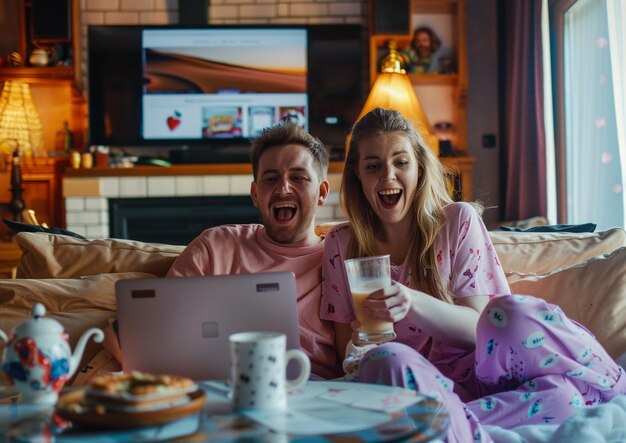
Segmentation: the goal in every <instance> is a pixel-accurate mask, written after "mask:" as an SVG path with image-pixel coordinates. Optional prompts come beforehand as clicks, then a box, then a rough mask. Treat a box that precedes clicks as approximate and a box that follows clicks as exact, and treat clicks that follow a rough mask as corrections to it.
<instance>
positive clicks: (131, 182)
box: [63, 174, 345, 238]
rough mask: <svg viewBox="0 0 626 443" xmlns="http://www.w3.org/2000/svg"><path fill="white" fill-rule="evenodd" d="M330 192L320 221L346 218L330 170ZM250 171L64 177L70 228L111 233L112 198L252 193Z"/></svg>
mask: <svg viewBox="0 0 626 443" xmlns="http://www.w3.org/2000/svg"><path fill="white" fill-rule="evenodd" d="M328 179H329V181H330V183H331V189H334V190H335V191H334V192H331V194H330V196H329V198H328V199H327V201H326V204H325V205H324V206H322V207H319V208H318V210H317V222H320V223H321V222H329V221H337V220H344V219H345V215H344V214H343V212H342V211H341V209H340V208H339V198H338V194H337V192H336V191H338V190H339V183H340V180H341V176H340V174H329V177H328ZM250 182H251V178H250V175H248V174H241V175H238V174H232V175H230V174H229V175H168V176H133V177H115V176H114V177H65V178H64V179H63V194H64V196H65V211H66V214H65V215H66V223H67V229H69V230H70V231H73V232H76V233H78V234H81V235H84V236H85V237H87V238H104V237H109V203H108V199H109V198H124V197H129V198H132V197H142V198H149V197H176V196H179V197H190V196H234V195H249V194H250Z"/></svg>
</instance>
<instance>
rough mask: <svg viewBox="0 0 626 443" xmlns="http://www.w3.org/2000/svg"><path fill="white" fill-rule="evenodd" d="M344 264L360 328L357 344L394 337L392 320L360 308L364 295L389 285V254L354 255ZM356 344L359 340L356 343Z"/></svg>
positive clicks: (380, 341) (365, 297)
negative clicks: (372, 255)
mask: <svg viewBox="0 0 626 443" xmlns="http://www.w3.org/2000/svg"><path fill="white" fill-rule="evenodd" d="M344 265H345V268H346V274H347V276H348V283H349V284H350V292H352V306H353V307H354V313H355V315H356V318H357V320H358V321H359V323H361V326H360V327H359V341H360V342H361V343H360V344H370V343H383V342H386V341H389V340H393V339H394V338H395V337H396V334H395V332H393V322H390V321H384V320H378V319H376V318H374V317H371V316H370V315H369V314H368V313H367V312H366V311H365V310H364V308H363V303H364V302H365V299H367V296H368V295H370V294H371V293H372V292H374V291H375V290H377V289H382V288H386V287H388V286H391V263H390V260H389V256H388V255H379V256H375V257H363V258H353V259H350V260H345V261H344ZM355 344H359V343H355Z"/></svg>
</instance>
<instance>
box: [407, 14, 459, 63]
mask: <svg viewBox="0 0 626 443" xmlns="http://www.w3.org/2000/svg"><path fill="white" fill-rule="evenodd" d="M453 20H454V16H453V15H451V14H414V15H413V20H412V22H413V25H414V27H413V30H412V34H411V41H410V42H409V45H408V46H406V47H405V48H401V52H402V53H403V54H404V55H405V56H406V58H407V59H408V64H407V71H408V72H413V73H418V74H454V73H456V72H457V69H458V68H457V55H456V36H455V33H454V29H455V28H454V22H453Z"/></svg>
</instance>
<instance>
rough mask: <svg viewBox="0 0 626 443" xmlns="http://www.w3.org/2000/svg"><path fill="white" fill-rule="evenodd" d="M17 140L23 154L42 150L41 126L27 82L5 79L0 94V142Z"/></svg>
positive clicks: (38, 152)
mask: <svg viewBox="0 0 626 443" xmlns="http://www.w3.org/2000/svg"><path fill="white" fill-rule="evenodd" d="M7 139H14V140H17V143H18V149H19V153H20V154H22V155H25V156H27V157H28V156H31V155H33V154H40V153H42V152H43V127H42V125H41V119H40V118H39V113H38V112H37V109H36V108H35V104H34V103H33V98H32V96H31V94H30V88H29V87H28V84H27V83H22V82H16V81H13V80H7V81H5V82H4V87H3V88H2V94H0V142H1V141H2V140H7Z"/></svg>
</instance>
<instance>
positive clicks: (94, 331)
mask: <svg viewBox="0 0 626 443" xmlns="http://www.w3.org/2000/svg"><path fill="white" fill-rule="evenodd" d="M92 335H93V336H94V341H95V342H96V343H102V341H103V340H104V332H102V330H101V329H98V328H91V329H88V330H87V331H86V332H85V333H84V334H83V336H82V337H81V338H80V339H79V340H78V343H77V344H76V349H74V353H73V354H72V357H71V358H70V368H69V369H70V370H69V373H68V377H71V376H73V375H74V372H76V369H77V368H78V364H79V363H80V360H81V359H82V358H83V352H84V351H85V346H86V345H87V340H89V338H90V337H91V336H92Z"/></svg>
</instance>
